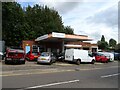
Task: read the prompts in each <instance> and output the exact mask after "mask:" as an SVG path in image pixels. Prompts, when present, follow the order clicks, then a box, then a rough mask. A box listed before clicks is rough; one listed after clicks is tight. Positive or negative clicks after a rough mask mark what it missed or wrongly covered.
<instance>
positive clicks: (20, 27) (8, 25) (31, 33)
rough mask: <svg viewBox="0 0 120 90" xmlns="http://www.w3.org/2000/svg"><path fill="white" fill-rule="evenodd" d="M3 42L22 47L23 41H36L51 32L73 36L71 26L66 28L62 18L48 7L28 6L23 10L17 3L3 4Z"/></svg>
mask: <svg viewBox="0 0 120 90" xmlns="http://www.w3.org/2000/svg"><path fill="white" fill-rule="evenodd" d="M2 16H3V17H2V24H3V26H2V27H3V35H2V36H3V40H5V41H6V45H7V46H11V45H14V46H17V45H20V43H21V41H22V40H34V39H36V38H37V37H39V36H41V35H44V34H48V33H51V32H62V33H69V34H73V29H72V28H71V27H70V26H64V25H63V22H62V17H61V16H60V15H59V14H58V12H57V11H56V10H54V9H50V8H48V7H47V6H39V5H37V4H36V5H34V6H33V7H31V6H28V7H27V8H26V9H25V10H23V9H22V8H21V6H20V4H18V3H16V2H7V3H5V2H4V3H2Z"/></svg>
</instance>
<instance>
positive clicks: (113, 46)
mask: <svg viewBox="0 0 120 90" xmlns="http://www.w3.org/2000/svg"><path fill="white" fill-rule="evenodd" d="M116 44H117V42H116V40H114V39H112V38H111V39H110V40H109V47H111V48H112V49H113V48H115V46H116Z"/></svg>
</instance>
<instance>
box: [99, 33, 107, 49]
mask: <svg viewBox="0 0 120 90" xmlns="http://www.w3.org/2000/svg"><path fill="white" fill-rule="evenodd" d="M97 44H98V48H99V49H102V50H106V49H108V43H107V41H105V37H104V35H102V37H101V41H98V42H97Z"/></svg>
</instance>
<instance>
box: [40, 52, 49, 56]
mask: <svg viewBox="0 0 120 90" xmlns="http://www.w3.org/2000/svg"><path fill="white" fill-rule="evenodd" d="M49 55H50V54H49V53H47V52H43V53H41V56H49Z"/></svg>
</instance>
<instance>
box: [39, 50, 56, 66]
mask: <svg viewBox="0 0 120 90" xmlns="http://www.w3.org/2000/svg"><path fill="white" fill-rule="evenodd" d="M55 61H56V57H55V56H54V55H53V53H50V52H42V53H41V55H40V56H39V57H38V60H37V63H38V64H39V63H48V64H50V65H51V64H52V63H54V62H55Z"/></svg>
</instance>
